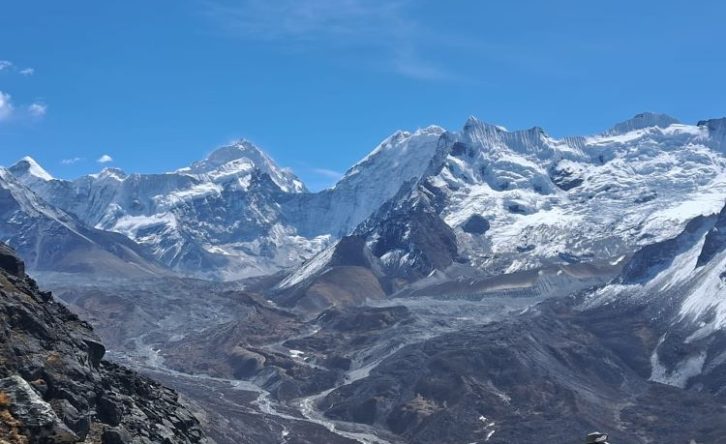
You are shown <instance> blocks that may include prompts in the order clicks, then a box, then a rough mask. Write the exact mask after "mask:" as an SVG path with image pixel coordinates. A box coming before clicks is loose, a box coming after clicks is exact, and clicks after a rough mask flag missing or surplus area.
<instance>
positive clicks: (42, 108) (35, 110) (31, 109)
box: [28, 102, 48, 117]
mask: <svg viewBox="0 0 726 444" xmlns="http://www.w3.org/2000/svg"><path fill="white" fill-rule="evenodd" d="M47 112H48V105H46V104H44V103H40V102H35V103H31V104H30V105H29V106H28V113H29V114H30V115H31V116H33V117H43V116H45V114H46V113H47Z"/></svg>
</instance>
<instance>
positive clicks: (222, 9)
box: [203, 0, 452, 80]
mask: <svg viewBox="0 0 726 444" xmlns="http://www.w3.org/2000/svg"><path fill="white" fill-rule="evenodd" d="M203 1H204V0H203ZM414 4H415V2H414V1H413V0H389V1H382V0H276V1H269V0H241V1H234V2H232V1H230V0H206V1H205V2H204V5H205V14H206V15H207V17H209V18H210V19H212V20H213V21H214V23H215V24H217V25H218V26H220V27H221V28H222V29H224V30H225V31H226V32H228V33H230V34H232V35H234V36H236V37H241V38H245V39H249V40H262V41H267V42H273V43H277V44H281V45H285V44H288V45H291V46H293V45H294V46H297V47H299V46H300V45H309V46H311V47H315V48H319V47H321V46H326V47H331V48H340V49H346V50H349V49H351V48H356V49H359V48H365V49H368V50H373V51H375V52H376V54H377V55H376V60H377V62H380V61H383V62H384V64H385V65H386V69H387V70H389V71H392V72H395V73H398V74H400V75H403V76H406V77H412V78H416V79H424V80H441V79H445V78H451V77H452V76H450V75H449V73H447V72H446V70H445V69H444V68H443V67H442V66H439V65H438V64H436V63H435V61H434V60H431V59H430V54H429V52H428V51H423V49H422V46H424V45H430V44H431V43H432V41H437V42H440V41H442V40H443V39H441V38H440V37H441V36H436V38H435V39H434V38H430V37H429V36H428V34H427V31H426V29H425V28H424V26H423V25H422V23H420V22H419V21H418V20H416V19H415V17H414V14H413V13H412V11H411V9H412V6H413V5H414Z"/></svg>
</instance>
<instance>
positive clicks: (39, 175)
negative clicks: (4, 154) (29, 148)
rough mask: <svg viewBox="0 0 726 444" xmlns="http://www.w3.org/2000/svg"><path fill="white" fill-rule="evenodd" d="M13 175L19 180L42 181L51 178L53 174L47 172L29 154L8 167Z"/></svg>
mask: <svg viewBox="0 0 726 444" xmlns="http://www.w3.org/2000/svg"><path fill="white" fill-rule="evenodd" d="M8 169H9V170H10V172H11V173H13V175H14V176H15V177H17V178H18V179H20V180H28V179H40V180H43V181H49V180H53V176H51V174H50V173H49V172H47V171H46V170H45V169H44V168H43V167H42V166H40V164H38V162H36V161H35V159H33V158H32V157H30V156H25V157H23V158H22V159H20V160H19V161H18V162H17V163H16V164H15V165H13V166H11V167H10V168H8Z"/></svg>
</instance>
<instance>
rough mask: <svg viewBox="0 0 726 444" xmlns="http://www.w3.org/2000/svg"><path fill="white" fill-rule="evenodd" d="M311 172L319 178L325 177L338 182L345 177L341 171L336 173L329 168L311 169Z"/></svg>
mask: <svg viewBox="0 0 726 444" xmlns="http://www.w3.org/2000/svg"><path fill="white" fill-rule="evenodd" d="M310 171H312V172H313V173H315V174H317V175H319V176H324V177H327V178H329V179H335V180H338V179H340V178H341V177H343V173H341V172H339V171H335V170H329V169H327V168H311V169H310Z"/></svg>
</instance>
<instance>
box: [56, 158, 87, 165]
mask: <svg viewBox="0 0 726 444" xmlns="http://www.w3.org/2000/svg"><path fill="white" fill-rule="evenodd" d="M81 160H83V157H70V158H68V159H63V160H61V161H60V163H61V164H62V165H73V164H74V163H78V162H80V161H81Z"/></svg>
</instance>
